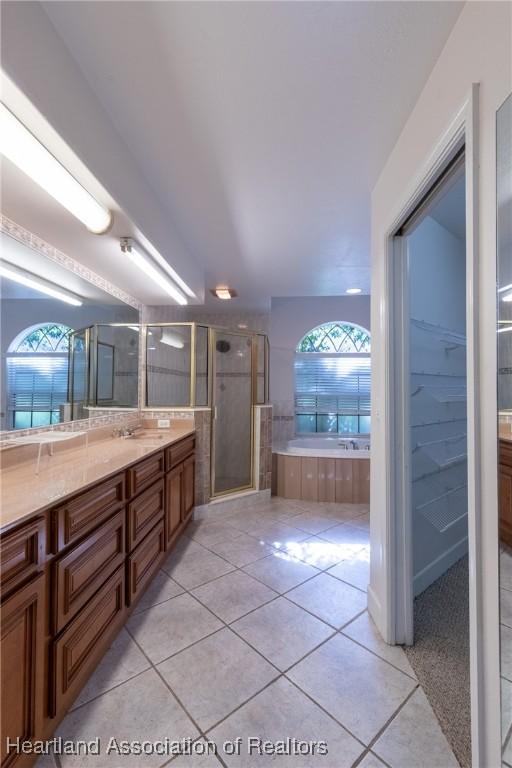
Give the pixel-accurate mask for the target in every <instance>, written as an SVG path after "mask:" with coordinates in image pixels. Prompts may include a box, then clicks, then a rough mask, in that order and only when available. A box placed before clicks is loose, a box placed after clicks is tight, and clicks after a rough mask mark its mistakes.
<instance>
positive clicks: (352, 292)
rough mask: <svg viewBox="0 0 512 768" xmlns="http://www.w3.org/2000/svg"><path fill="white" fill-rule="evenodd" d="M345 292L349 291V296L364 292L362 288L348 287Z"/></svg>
mask: <svg viewBox="0 0 512 768" xmlns="http://www.w3.org/2000/svg"><path fill="white" fill-rule="evenodd" d="M345 293H348V294H349V296H355V295H356V294H358V293H362V288H347V290H346V291H345Z"/></svg>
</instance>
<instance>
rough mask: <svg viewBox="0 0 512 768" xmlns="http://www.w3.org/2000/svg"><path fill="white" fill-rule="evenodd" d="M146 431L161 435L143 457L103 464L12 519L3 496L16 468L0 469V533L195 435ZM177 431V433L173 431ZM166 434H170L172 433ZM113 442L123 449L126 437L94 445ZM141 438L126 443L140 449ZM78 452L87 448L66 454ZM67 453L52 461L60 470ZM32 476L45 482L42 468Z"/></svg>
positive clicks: (181, 431) (181, 429)
mask: <svg viewBox="0 0 512 768" xmlns="http://www.w3.org/2000/svg"><path fill="white" fill-rule="evenodd" d="M145 431H146V432H152V433H155V434H152V435H150V436H148V440H154V439H155V436H156V434H157V433H158V434H159V435H160V434H162V436H163V439H162V442H161V444H160V445H152V446H148V450H147V452H146V453H144V455H143V456H136V457H133V458H130V459H129V460H127V461H124V462H120V463H119V464H118V465H116V466H115V467H108V468H107V467H105V472H104V473H103V474H102V473H101V472H100V473H98V475H97V476H95V477H94V478H91V479H90V480H85V481H83V482H82V483H78V484H76V485H75V486H74V487H72V488H70V489H69V490H66V491H65V492H64V493H63V494H62V495H60V496H55V497H54V498H51V499H48V500H47V501H44V502H43V503H42V504H38V505H37V506H34V505H30V504H27V509H25V510H20V512H19V514H16V513H15V514H14V515H13V517H12V519H9V517H7V519H4V518H5V517H6V515H5V506H6V501H5V498H4V496H5V494H6V493H9V490H10V489H8V490H7V491H6V489H5V479H6V477H7V476H8V475H14V472H15V471H16V469H15V468H9V469H0V500H1V507H2V509H1V510H0V534H4V533H6V532H7V531H9V530H11V529H13V528H16V527H17V526H18V525H20V524H21V523H23V522H27V521H28V520H30V519H31V518H34V517H38V516H39V515H42V514H44V513H45V512H46V511H47V510H48V509H52V508H53V507H56V506H60V505H61V504H63V503H64V502H65V501H67V500H68V499H70V498H72V497H73V496H76V495H78V494H80V493H84V492H85V491H87V490H89V489H90V488H93V487H94V486H95V485H97V484H98V483H102V482H104V481H105V480H108V479H109V478H110V477H114V476H115V475H117V474H119V473H120V472H125V471H126V470H127V469H129V468H130V467H131V466H132V465H134V464H138V463H139V462H141V461H144V460H145V459H147V458H149V457H150V456H152V455H153V454H154V453H158V452H159V451H162V450H164V449H165V448H169V447H170V446H171V445H173V444H174V443H177V442H179V441H180V440H183V439H184V438H186V437H189V436H190V435H193V434H195V432H196V429H195V427H194V426H190V427H179V428H176V427H174V428H172V427H171V429H158V430H157V429H152V430H148V429H146V430H145ZM177 432H178V433H179V434H176V433H177ZM169 433H172V436H171V435H170V434H169ZM114 441H115V443H116V445H119V447H120V448H121V447H122V448H124V449H125V448H126V442H127V439H126V438H121V437H115V438H114V437H112V438H107V439H106V440H102V441H100V442H98V443H95V444H94V445H95V446H101V445H103V446H105V444H109V443H112V442H114ZM143 441H144V438H143V437H140V438H135V439H133V440H130V441H129V442H133V443H135V445H134V447H137V446H138V447H139V448H144V447H145V446H144V444H143ZM80 451H81V452H83V453H85V452H86V451H87V449H86V448H85V446H82V447H81V448H75V449H70V451H69V452H66V453H77V452H80ZM66 453H64V454H63V455H62V456H61V457H59V458H60V461H58V460H57V462H55V464H57V463H59V464H64V467H63V469H65V464H66ZM52 458H56V457H52ZM67 462H68V463H69V457H68V459H67ZM55 469H56V467H53V471H55ZM33 479H34V485H36V484H37V481H43V482H44V479H45V478H44V470H42V472H41V473H40V475H36V474H35V472H34V475H33ZM52 479H53V478H52V477H49V478H48V483H50V482H52Z"/></svg>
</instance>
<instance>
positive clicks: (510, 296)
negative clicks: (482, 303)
mask: <svg viewBox="0 0 512 768" xmlns="http://www.w3.org/2000/svg"><path fill="white" fill-rule="evenodd" d="M501 300H502V301H512V291H510V293H506V294H505V295H504V296H502V297H501Z"/></svg>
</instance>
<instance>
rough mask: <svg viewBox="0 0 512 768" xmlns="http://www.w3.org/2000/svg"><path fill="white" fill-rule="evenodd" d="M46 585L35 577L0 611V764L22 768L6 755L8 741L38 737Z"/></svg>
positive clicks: (16, 756) (41, 711) (15, 756)
mask: <svg viewBox="0 0 512 768" xmlns="http://www.w3.org/2000/svg"><path fill="white" fill-rule="evenodd" d="M45 609H46V600H45V580H44V574H40V575H39V576H36V577H35V578H33V579H32V580H31V581H29V582H28V583H27V584H25V585H24V586H23V587H20V588H19V589H17V590H16V591H15V592H13V594H11V596H10V597H8V598H7V599H6V600H4V601H2V605H1V608H0V625H1V641H0V647H1V653H0V655H1V665H2V671H1V676H2V685H1V697H0V705H1V709H2V738H1V743H2V746H1V765H2V768H10V766H13V765H15V764H17V765H20V764H21V760H22V759H23V756H21V755H19V754H18V753H17V752H15V751H14V749H12V748H11V749H9V750H8V741H7V740H8V739H9V741H11V742H12V741H13V740H15V739H17V738H19V739H20V741H26V740H31V739H34V738H37V737H38V736H39V734H40V733H41V729H42V723H43V716H44V691H45V675H44V671H45V664H44V648H45V626H44V622H45Z"/></svg>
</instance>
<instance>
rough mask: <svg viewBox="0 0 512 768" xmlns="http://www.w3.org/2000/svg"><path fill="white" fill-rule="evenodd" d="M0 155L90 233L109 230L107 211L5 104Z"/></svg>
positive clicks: (0, 121) (1, 112)
mask: <svg viewBox="0 0 512 768" xmlns="http://www.w3.org/2000/svg"><path fill="white" fill-rule="evenodd" d="M0 152H1V153H2V155H4V156H5V157H7V159H8V160H10V161H11V162H12V163H14V165H16V166H17V167H18V168H19V169H20V171H23V173H26V174H27V176H29V177H30V178H31V179H32V181H35V183H36V184H39V186H40V187H42V188H43V189H44V190H45V192H48V194H49V195H51V196H52V197H53V198H54V199H55V200H57V202H58V203H60V204H61V205H62V206H63V207H64V208H66V210H68V211H69V212H70V213H72V214H73V216H76V218H77V219H79V220H80V221H81V222H82V223H83V224H85V226H86V227H87V229H88V230H89V231H90V232H94V233H95V234H96V235H101V234H103V232H106V231H107V229H108V228H109V227H110V225H111V223H112V214H111V213H110V211H109V210H108V209H107V208H105V207H104V206H103V205H102V204H101V203H99V202H98V201H97V200H96V199H95V198H94V197H93V196H92V195H91V194H90V192H88V191H87V190H86V189H85V188H84V187H82V185H81V184H80V182H79V181H77V180H76V179H75V178H74V176H72V175H71V174H70V172H69V171H68V170H66V168H64V166H63V165H61V163H59V161H58V160H57V159H56V158H55V157H54V156H53V155H52V154H51V153H50V152H49V151H48V150H47V149H46V147H44V146H43V145H42V144H41V142H40V141H38V139H36V137H35V136H34V135H33V134H32V133H30V131H29V130H27V128H25V126H24V125H23V123H20V121H19V120H18V118H17V117H15V115H13V113H12V112H10V111H9V110H8V109H7V107H6V106H5V104H0Z"/></svg>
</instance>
